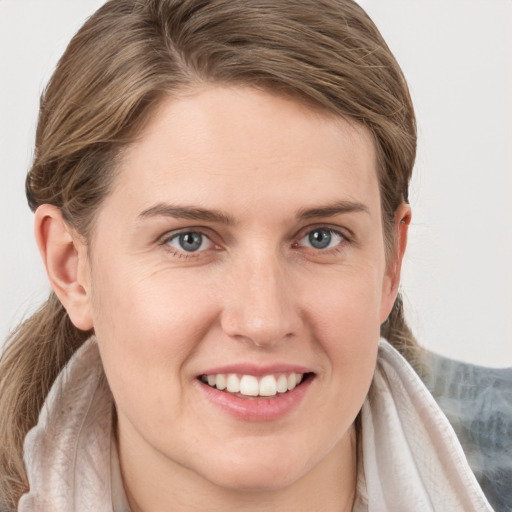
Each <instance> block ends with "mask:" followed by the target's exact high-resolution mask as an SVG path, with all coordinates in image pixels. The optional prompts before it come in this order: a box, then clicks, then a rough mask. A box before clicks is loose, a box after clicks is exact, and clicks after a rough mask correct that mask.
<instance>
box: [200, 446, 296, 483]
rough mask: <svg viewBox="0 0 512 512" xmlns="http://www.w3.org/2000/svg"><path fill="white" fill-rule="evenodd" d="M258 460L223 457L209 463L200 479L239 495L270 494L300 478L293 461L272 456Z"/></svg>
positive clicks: (282, 456) (276, 455)
mask: <svg viewBox="0 0 512 512" xmlns="http://www.w3.org/2000/svg"><path fill="white" fill-rule="evenodd" d="M261 455H262V454H261V453H260V455H259V457H252V458H247V459H242V460H241V459H239V458H236V460H235V458H233V457H225V458H223V461H218V463H217V464H215V465H214V464H210V465H208V467H207V468H205V469H206V470H207V471H205V472H203V477H204V478H206V479H207V480H209V481H210V482H211V483H212V484H214V485H215V486H217V487H220V488H224V489H229V490H231V491H240V492H265V491H267V492H272V491H277V490H280V489H283V488H286V487H288V486H290V485H292V484H293V483H294V482H296V481H297V480H299V479H300V478H301V477H302V475H303V468H302V467H301V466H300V463H299V462H298V461H296V460H295V459H293V460H291V458H290V457H285V456H284V455H281V456H279V455H278V454H276V453H275V451H274V454H273V455H268V456H267V457H265V460H261Z"/></svg>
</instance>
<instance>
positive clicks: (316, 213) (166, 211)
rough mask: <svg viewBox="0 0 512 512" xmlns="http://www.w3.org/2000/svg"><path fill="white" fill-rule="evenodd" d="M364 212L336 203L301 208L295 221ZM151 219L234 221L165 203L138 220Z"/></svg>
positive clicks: (357, 206)
mask: <svg viewBox="0 0 512 512" xmlns="http://www.w3.org/2000/svg"><path fill="white" fill-rule="evenodd" d="M353 212H365V213H367V214H370V210H369V209H368V207H367V206H366V205H364V204H363V203H360V202H357V201H336V202H334V203H331V204H328V205H326V206H319V207H315V208H301V209H300V210H298V211H297V214H296V217H297V220H310V219H315V218H320V217H334V216H335V215H340V214H344V213H353ZM151 217H172V218H176V219H187V220H197V221H203V222H213V223H219V224H225V225H227V226H233V225H235V224H236V220H235V218H234V217H232V216H231V215H229V214H227V213H225V212H222V211H220V210H210V209H205V208H199V207H196V206H177V205H172V204H167V203H158V204H157V205H155V206H152V207H151V208H147V209H146V210H144V211H142V212H141V213H140V214H139V218H140V219H147V218H151Z"/></svg>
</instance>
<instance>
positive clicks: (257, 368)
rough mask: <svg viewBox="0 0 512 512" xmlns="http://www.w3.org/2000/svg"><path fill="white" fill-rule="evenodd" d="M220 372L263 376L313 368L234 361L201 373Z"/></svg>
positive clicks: (301, 371)
mask: <svg viewBox="0 0 512 512" xmlns="http://www.w3.org/2000/svg"><path fill="white" fill-rule="evenodd" d="M219 373H224V374H228V373H237V374H240V375H254V376H255V377H262V376H264V375H271V374H276V373H302V374H304V373H312V370H311V368H307V367H306V366H301V365H295V364H280V363H276V364H271V365H265V366H262V365H257V364H253V363H234V364H229V365H225V366H216V367H215V368H208V369H207V370H205V371H203V372H201V373H200V374H199V375H198V377H199V376H200V375H217V374H219Z"/></svg>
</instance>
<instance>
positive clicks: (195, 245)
mask: <svg viewBox="0 0 512 512" xmlns="http://www.w3.org/2000/svg"><path fill="white" fill-rule="evenodd" d="M165 244H166V245H168V246H170V247H172V248H173V249H175V250H177V251H179V252H187V253H191V252H201V251H205V250H207V249H210V248H211V247H212V246H213V242H212V241H211V240H210V239H209V238H208V237H207V236H206V235H204V234H203V233H199V232H198V231H181V232H180V233H176V234H174V235H171V236H170V237H168V238H167V239H166V241H165Z"/></svg>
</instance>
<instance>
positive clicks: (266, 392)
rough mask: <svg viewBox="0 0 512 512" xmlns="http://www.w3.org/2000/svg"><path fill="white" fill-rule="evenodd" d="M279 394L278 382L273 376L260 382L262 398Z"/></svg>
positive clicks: (267, 376)
mask: <svg viewBox="0 0 512 512" xmlns="http://www.w3.org/2000/svg"><path fill="white" fill-rule="evenodd" d="M276 393H277V382H276V378H275V377H274V376H273V375H265V377H263V378H262V379H261V380H260V396H274V395H275V394H276Z"/></svg>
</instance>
